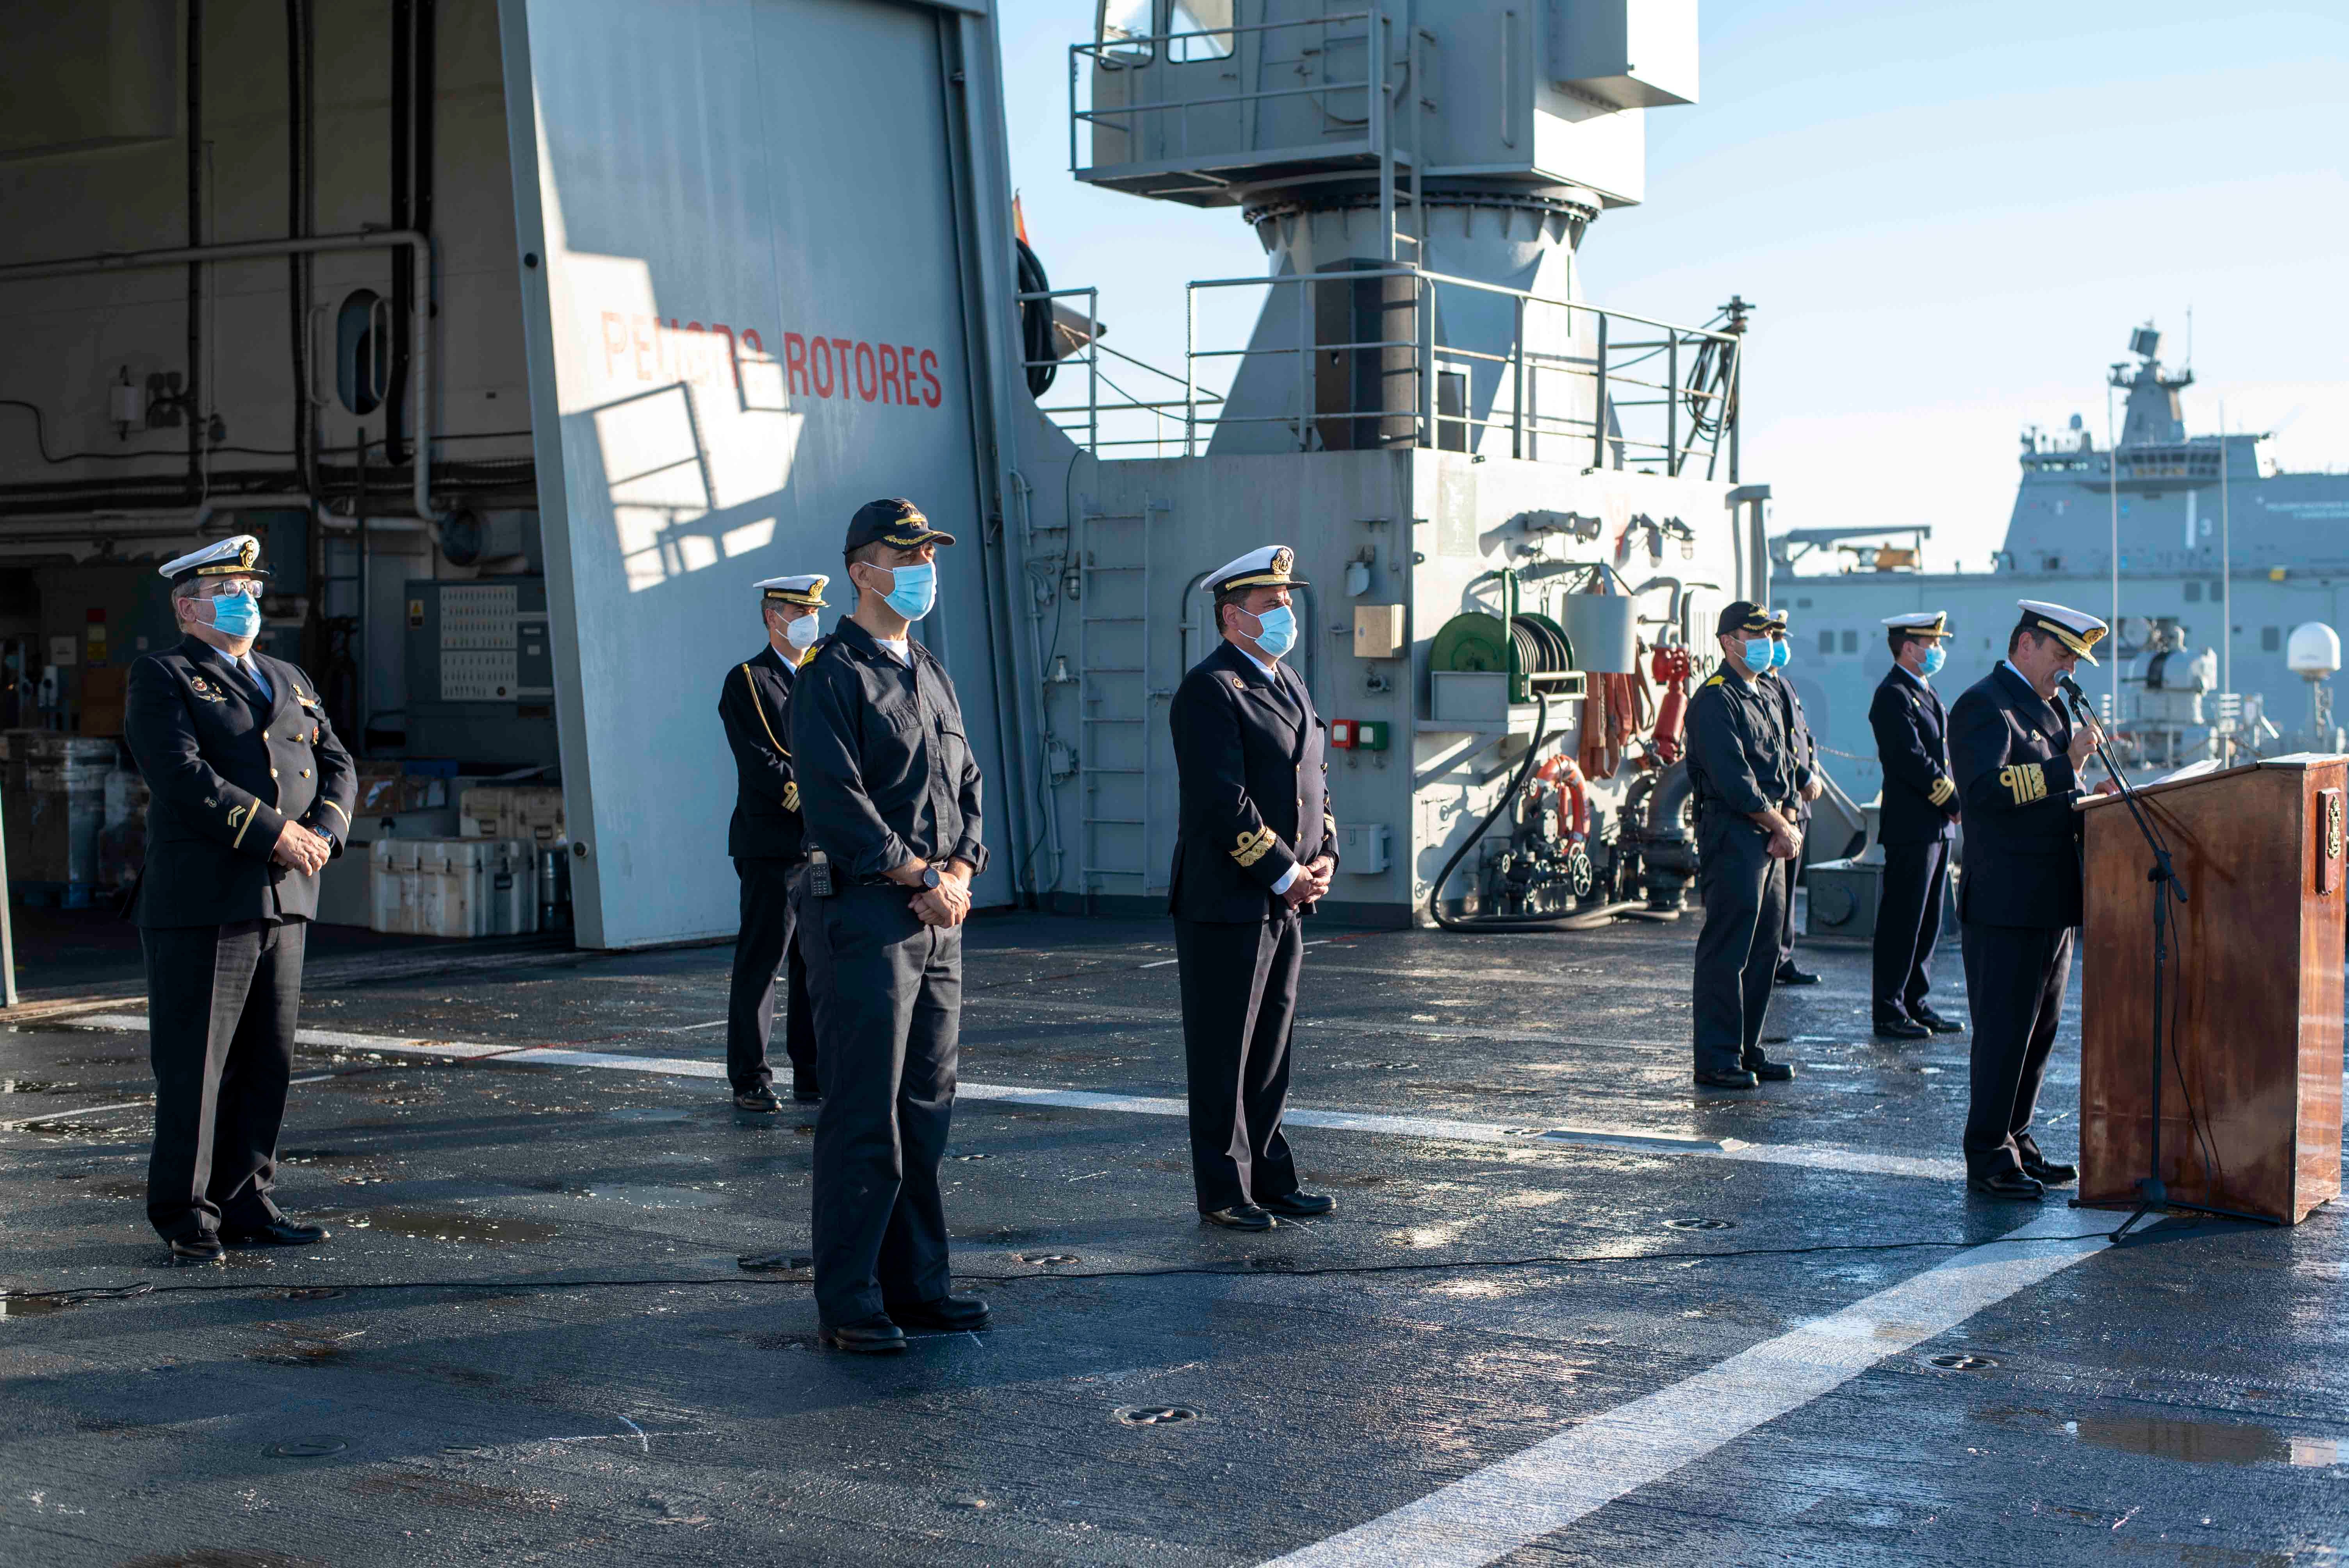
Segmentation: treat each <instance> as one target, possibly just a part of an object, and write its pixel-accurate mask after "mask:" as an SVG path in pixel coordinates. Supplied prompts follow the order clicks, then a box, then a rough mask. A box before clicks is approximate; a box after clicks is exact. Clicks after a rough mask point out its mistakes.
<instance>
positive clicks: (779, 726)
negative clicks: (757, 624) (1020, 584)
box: [718, 574, 830, 1114]
mask: <svg viewBox="0 0 2349 1568" xmlns="http://www.w3.org/2000/svg"><path fill="white" fill-rule="evenodd" d="M828 581H830V580H829V579H828V578H825V577H823V575H821V574H810V575H807V576H802V577H770V578H768V579H767V580H766V581H764V582H762V583H753V584H752V586H753V587H755V588H757V589H758V591H759V614H760V618H761V620H762V621H763V622H764V624H765V625H766V631H767V645H766V646H765V647H763V648H761V649H760V650H759V652H758V655H757V656H756V657H754V658H750V659H747V660H745V661H743V662H742V663H741V664H739V665H735V666H734V667H733V668H732V669H730V670H729V671H727V672H726V685H725V687H724V689H723V690H722V691H721V692H720V693H719V698H718V717H719V722H721V723H722V724H724V725H725V727H726V744H727V746H728V747H729V748H730V749H731V750H732V751H733V753H734V774H735V790H734V818H733V820H732V821H730V823H728V824H727V828H726V852H727V853H728V854H729V855H731V856H732V857H733V859H734V872H735V874H736V876H738V877H739V878H740V880H741V883H742V904H741V910H742V917H741V925H740V929H739V930H738V932H737V933H736V935H735V938H734V975H733V983H732V985H730V987H729V990H728V994H727V1001H726V1078H727V1081H728V1083H729V1084H730V1085H731V1086H732V1088H733V1090H734V1104H735V1107H736V1109H740V1110H750V1111H763V1112H767V1113H770V1114H771V1113H773V1112H775V1111H778V1110H781V1109H782V1102H781V1100H779V1099H776V1098H775V1091H774V1088H773V1084H774V1079H775V1073H774V1069H773V1068H771V1067H769V1066H768V1065H767V1043H768V1040H769V1038H770V1037H771V1035H772V1034H773V1032H774V1023H775V967H776V965H782V966H783V969H784V973H785V975H786V976H787V978H786V981H785V984H784V1006H785V1007H786V1009H787V1015H788V1016H786V1017H785V1019H784V1024H783V1027H784V1039H785V1041H786V1045H787V1048H788V1049H789V1051H790V1053H791V1059H792V1099H795V1100H799V1101H801V1102H802V1103H810V1102H812V1101H814V1100H816V1099H821V1098H822V1097H821V1095H820V1094H819V1093H818V1091H817V1088H816V1072H815V1016H814V1011H813V1008H812V1006H811V1005H810V1004H809V1002H808V990H807V964H806V962H805V961H804V960H803V959H802V958H801V956H800V947H799V943H798V941H797V936H798V933H797V931H796V930H795V929H794V922H793V919H792V896H791V894H792V874H793V872H796V871H797V870H798V869H799V866H800V863H801V862H802V861H804V860H805V859H806V858H807V830H806V828H805V827H804V826H803V825H802V822H801V820H800V787H799V781H798V780H797V779H794V778H793V777H792V750H791V742H790V739H789V737H790V735H791V733H792V679H793V677H794V676H797V675H798V674H799V668H800V666H801V665H803V664H805V663H807V661H808V660H809V658H810V657H812V655H813V653H814V650H815V643H816V612H817V611H819V610H821V609H823V587H824V584H825V583H827V582H828Z"/></svg>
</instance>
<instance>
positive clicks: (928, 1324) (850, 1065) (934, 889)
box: [788, 500, 988, 1352]
mask: <svg viewBox="0 0 2349 1568" xmlns="http://www.w3.org/2000/svg"><path fill="white" fill-rule="evenodd" d="M953 543H954V535H952V534H950V533H945V532H942V531H939V530H937V529H935V528H932V527H931V526H930V524H929V521H928V520H927V519H926V518H925V517H923V515H922V514H921V512H920V511H918V510H917V509H916V507H915V506H914V504H913V502H911V501H906V500H876V501H868V502H867V503H865V505H864V506H862V507H860V508H858V509H857V512H856V515H855V517H854V519H852V520H851V521H850V522H849V525H848V540H847V543H846V545H845V546H844V553H845V554H846V556H847V562H848V571H847V577H848V581H849V583H851V584H852V585H854V587H855V589H856V609H855V612H854V614H852V615H851V616H850V617H849V618H848V619H847V620H844V621H843V622H841V623H840V624H839V626H838V627H836V628H835V629H834V630H833V634H832V635H831V636H829V637H827V638H826V639H824V642H823V646H822V647H820V648H818V649H817V650H816V655H815V657H814V658H812V659H811V660H810V661H808V663H807V664H806V665H805V666H803V667H802V669H801V671H800V673H799V676H798V679H797V680H796V681H795V682H794V683H793V686H792V705H791V725H792V727H791V737H790V740H789V742H788V744H789V746H790V748H791V751H792V761H793V763H794V764H795V766H796V776H797V779H798V783H799V788H800V810H801V813H802V817H803V818H804V820H805V821H806V825H807V843H808V859H809V864H808V866H807V868H806V869H805V870H804V871H802V872H801V874H800V877H799V881H798V884H797V889H796V892H797V896H798V898H799V901H800V903H799V938H800V946H801V950H802V952H803V953H804V954H806V956H807V971H808V993H809V995H810V997H811V998H812V1000H813V1002H814V1004H815V1037H816V1066H817V1072H818V1074H819V1076H820V1077H821V1078H822V1080H823V1111H822V1112H821V1113H820V1114H819V1115H818V1116H817V1118H816V1126H815V1195H814V1208H815V1213H814V1237H815V1245H814V1251H815V1299H816V1312H817V1316H818V1318H819V1320H820V1329H819V1333H818V1337H819V1338H820V1339H821V1340H822V1342H823V1343H824V1344H825V1345H829V1346H833V1347H835V1348H837V1349H842V1350H853V1351H859V1352H882V1351H894V1350H903V1349H904V1348H905V1332H904V1331H905V1328H908V1327H916V1328H935V1329H945V1330H961V1329H973V1328H985V1327H986V1326H988V1313H987V1304H986V1303H985V1302H982V1301H978V1300H976V1299H974V1298H971V1297H968V1296H957V1295H951V1294H950V1293H949V1286H950V1285H951V1284H952V1279H951V1276H950V1275H949V1274H948V1271H947V1218H946V1210H945V1208H944V1205H943V1204H942V1203H941V1202H940V1200H939V1195H938V1162H939V1161H940V1160H942V1159H943V1158H944V1157H945V1154H946V1144H947V1129H948V1126H949V1124H950V1122H951V1120H952V1118H953V1115H954V1090H955V1048H956V1041H957V1037H958V1034H959V1031H960V1028H961V1024H962V931H961V925H962V922H963V919H964V917H965V916H966V915H967V914H968V913H969V912H970V879H971V878H972V877H973V876H975V875H977V874H978V872H981V871H983V870H985V869H986V866H987V849H986V846H985V845H983V844H982V843H981V842H980V841H979V830H980V820H979V773H978V761H977V760H976V759H975V758H973V757H972V755H971V750H970V742H969V739H968V732H967V731H966V730H965V729H964V727H963V717H962V707H961V705H960V703H959V702H957V699H956V697H955V688H954V682H953V681H951V680H949V679H947V672H946V666H945V665H941V664H940V663H939V662H938V660H937V656H936V655H934V654H932V653H931V652H930V651H929V650H928V649H927V648H926V647H924V646H923V645H921V644H919V643H917V642H915V641H913V640H912V639H911V637H910V636H909V635H908V634H909V632H910V630H911V624H912V623H913V622H916V621H918V620H920V619H921V618H922V617H923V616H925V615H926V614H929V613H930V608H931V606H932V605H933V604H935V603H936V602H937V566H936V550H937V547H938V546H940V545H951V544H953ZM827 889H828V890H829V891H827Z"/></svg>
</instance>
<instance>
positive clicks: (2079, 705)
mask: <svg viewBox="0 0 2349 1568" xmlns="http://www.w3.org/2000/svg"><path fill="white" fill-rule="evenodd" d="M2055 689H2056V690H2057V691H2060V692H2062V693H2063V694H2064V700H2065V701H2067V702H2069V703H2070V704H2071V705H2072V715H2073V717H2075V718H2081V719H2085V720H2086V721H2087V722H2089V723H2091V724H2094V723H2095V713H2094V710H2093V709H2091V708H2090V707H2089V705H2088V694H2087V693H2086V692H2084V691H2082V690H2081V689H2080V683H2079V682H2078V681H2075V680H2074V679H2073V678H2072V677H2071V676H2069V675H2059V676H2056V677H2055Z"/></svg>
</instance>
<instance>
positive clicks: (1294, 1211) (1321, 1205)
mask: <svg viewBox="0 0 2349 1568" xmlns="http://www.w3.org/2000/svg"><path fill="white" fill-rule="evenodd" d="M1256 1206H1257V1208H1259V1209H1262V1210H1263V1211H1264V1212H1267V1213H1268V1214H1278V1215H1279V1216H1280V1217H1281V1218H1282V1219H1284V1220H1311V1219H1316V1218H1319V1216H1320V1215H1323V1214H1327V1213H1329V1212H1331V1211H1332V1210H1334V1209H1336V1208H1337V1206H1338V1200H1337V1199H1335V1198H1331V1197H1328V1196H1326V1195H1324V1194H1322V1193H1319V1192H1284V1193H1282V1194H1281V1195H1280V1196H1279V1197H1278V1198H1259V1199H1257V1203H1256Z"/></svg>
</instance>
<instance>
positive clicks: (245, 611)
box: [212, 593, 261, 637]
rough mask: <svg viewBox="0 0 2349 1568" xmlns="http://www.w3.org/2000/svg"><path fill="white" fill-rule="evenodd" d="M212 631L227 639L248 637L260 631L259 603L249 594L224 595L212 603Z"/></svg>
mask: <svg viewBox="0 0 2349 1568" xmlns="http://www.w3.org/2000/svg"><path fill="white" fill-rule="evenodd" d="M212 629H213V630H214V631H216V632H218V633H220V634H222V636H227V637H250V636H252V635H254V634H256V633H258V632H259V631H260V630H261V601H260V600H258V599H256V598H254V596H253V595H252V594H250V593H224V594H222V595H221V597H219V598H217V599H215V600H213V601H212Z"/></svg>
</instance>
